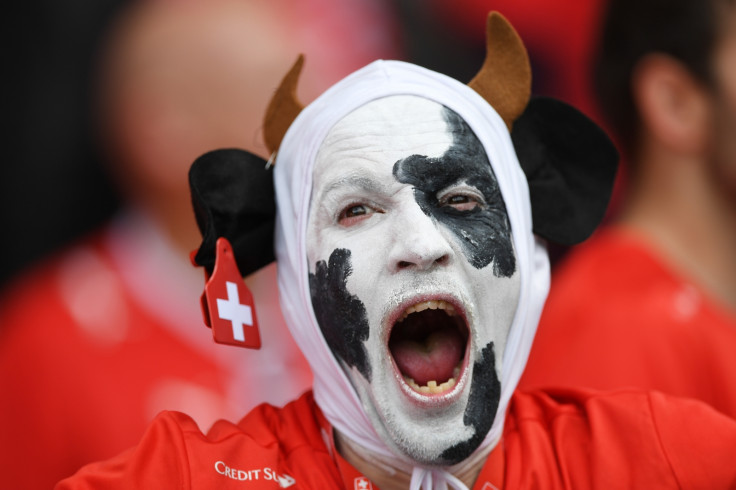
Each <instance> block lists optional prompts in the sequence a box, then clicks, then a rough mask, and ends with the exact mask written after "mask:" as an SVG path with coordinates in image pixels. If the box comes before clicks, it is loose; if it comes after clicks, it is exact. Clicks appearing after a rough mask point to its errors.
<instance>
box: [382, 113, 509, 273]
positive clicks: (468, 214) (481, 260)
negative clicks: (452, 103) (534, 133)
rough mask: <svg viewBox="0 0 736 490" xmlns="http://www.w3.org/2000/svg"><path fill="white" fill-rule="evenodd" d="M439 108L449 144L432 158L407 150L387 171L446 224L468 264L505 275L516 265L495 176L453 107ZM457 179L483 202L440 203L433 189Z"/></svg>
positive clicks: (452, 183)
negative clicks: (460, 206)
mask: <svg viewBox="0 0 736 490" xmlns="http://www.w3.org/2000/svg"><path fill="white" fill-rule="evenodd" d="M443 109H444V111H443V115H444V118H445V120H446V121H447V124H448V126H449V128H448V129H449V131H451V133H452V136H453V143H452V146H451V147H450V148H449V149H448V150H447V151H446V152H445V154H444V155H442V156H441V157H438V158H429V157H427V156H423V155H411V156H409V157H407V158H404V159H402V160H399V161H398V162H396V163H395V164H394V168H393V175H394V177H395V178H396V180H398V181H399V182H401V183H403V184H409V185H412V186H413V187H414V198H415V199H416V201H417V204H419V207H420V208H421V209H422V211H423V212H424V213H425V214H426V215H427V216H430V217H432V218H433V219H435V220H437V221H439V222H440V223H442V224H443V225H445V226H446V227H448V228H449V229H450V230H452V232H453V233H454V234H455V235H456V236H457V238H458V241H459V242H460V243H461V246H462V250H463V253H464V254H465V256H466V258H467V259H468V261H469V262H470V263H471V264H472V265H473V267H475V268H476V269H482V268H484V267H486V266H487V265H488V264H490V263H491V262H493V273H494V274H495V275H496V276H497V277H510V276H511V275H513V273H514V272H515V271H516V257H515V256H514V253H513V247H512V245H511V225H510V224H509V219H508V214H507V212H506V205H505V204H504V201H503V198H502V196H501V190H500V189H499V187H498V181H497V180H496V176H495V174H494V173H493V169H492V168H491V164H490V162H489V161H488V157H487V155H486V152H485V150H484V149H483V145H481V143H480V141H479V140H478V138H477V137H476V136H475V134H474V133H473V131H472V130H471V129H470V127H469V126H468V125H467V124H466V123H465V121H463V119H462V118H461V117H460V116H459V115H458V114H457V113H455V112H454V111H452V110H450V109H448V108H447V107H444V108H443ZM463 182H464V183H465V184H467V185H469V186H471V187H475V188H476V189H478V191H480V192H481V194H482V195H483V198H484V199H485V204H484V205H482V206H477V207H476V208H474V209H471V210H467V211H460V210H457V209H455V208H453V207H451V206H448V205H442V204H441V203H440V200H439V199H438V197H437V195H438V193H440V192H441V191H443V190H444V189H446V188H448V187H449V186H451V185H455V184H458V183H463Z"/></svg>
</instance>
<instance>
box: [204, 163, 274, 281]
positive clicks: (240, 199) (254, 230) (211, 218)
mask: <svg viewBox="0 0 736 490" xmlns="http://www.w3.org/2000/svg"><path fill="white" fill-rule="evenodd" d="M189 187H190V190H191V193H192V205H193V206H194V214H195V216H196V219H197V225H198V226H199V230H200V232H201V233H202V244H201V245H200V247H199V249H198V250H197V252H196V255H194V257H193V260H194V262H195V263H196V264H197V265H200V266H204V267H205V269H206V270H207V272H208V274H211V273H212V269H213V267H214V265H215V245H216V242H217V239H218V238H219V237H225V238H227V239H228V240H229V241H230V243H231V245H232V248H233V253H234V255H235V261H236V262H237V265H238V268H239V269H240V272H241V274H243V276H247V275H248V274H250V273H252V272H255V271H256V270H258V269H260V268H261V267H264V266H265V265H268V264H269V263H271V262H273V261H274V260H275V257H274V250H273V233H274V223H275V219H276V199H275V196H274V189H273V172H272V171H271V169H270V167H269V168H267V165H266V161H265V160H264V159H263V158H261V157H259V156H256V155H254V154H252V153H249V152H247V151H243V150H237V149H228V150H215V151H211V152H209V153H205V154H204V155H202V156H201V157H199V158H198V159H197V160H196V161H195V162H194V163H193V164H192V167H191V168H190V170H189Z"/></svg>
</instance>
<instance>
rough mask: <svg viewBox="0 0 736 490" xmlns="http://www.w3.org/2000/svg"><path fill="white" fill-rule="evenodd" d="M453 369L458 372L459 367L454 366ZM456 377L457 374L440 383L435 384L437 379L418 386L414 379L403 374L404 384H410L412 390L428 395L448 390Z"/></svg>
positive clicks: (453, 384)
mask: <svg viewBox="0 0 736 490" xmlns="http://www.w3.org/2000/svg"><path fill="white" fill-rule="evenodd" d="M455 371H456V372H457V373H458V374H459V373H460V368H455ZM456 378H457V375H455V376H454V377H452V378H450V379H448V380H447V381H445V382H444V383H442V384H441V385H438V384H437V381H427V386H419V385H418V384H417V382H416V381H414V380H413V379H411V378H410V377H408V376H404V381H406V384H408V385H409V386H411V387H412V388H413V389H414V391H418V392H419V393H422V394H424V395H430V394H437V393H444V392H446V391H450V390H451V389H452V388H453V387H454V386H455V383H456V382H457V381H455V379H456Z"/></svg>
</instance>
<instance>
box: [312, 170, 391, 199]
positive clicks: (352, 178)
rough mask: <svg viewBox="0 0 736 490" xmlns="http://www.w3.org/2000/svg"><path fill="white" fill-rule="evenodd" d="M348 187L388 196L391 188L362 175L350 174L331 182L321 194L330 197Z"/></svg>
mask: <svg viewBox="0 0 736 490" xmlns="http://www.w3.org/2000/svg"><path fill="white" fill-rule="evenodd" d="M346 187H352V188H359V189H361V190H363V191H366V192H371V193H377V194H387V193H388V190H389V186H388V185H386V184H384V183H382V182H379V181H378V180H376V179H374V178H371V177H366V176H365V175H360V174H349V175H346V176H344V177H341V178H339V179H337V180H334V181H332V182H330V184H329V185H328V186H327V187H326V188H325V189H324V191H323V192H322V193H321V195H322V196H325V195H328V194H330V193H332V192H334V191H336V190H341V189H344V188H346Z"/></svg>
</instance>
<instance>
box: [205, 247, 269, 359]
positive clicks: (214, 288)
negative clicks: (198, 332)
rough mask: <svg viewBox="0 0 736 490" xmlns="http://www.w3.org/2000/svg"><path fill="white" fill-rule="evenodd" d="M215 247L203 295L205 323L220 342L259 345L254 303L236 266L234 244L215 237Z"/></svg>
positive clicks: (258, 347) (245, 345)
mask: <svg viewBox="0 0 736 490" xmlns="http://www.w3.org/2000/svg"><path fill="white" fill-rule="evenodd" d="M215 247H216V255H215V267H214V269H213V271H212V276H211V277H210V278H209V279H207V282H206V284H205V286H204V294H203V295H202V310H203V313H204V317H205V323H207V324H208V326H209V327H210V328H212V336H213V337H214V339H215V342H217V343H219V344H228V345H237V346H239V347H247V348H250V349H260V348H261V334H260V332H259V331H258V320H257V319H256V306H255V303H254V302H253V295H252V294H251V292H250V289H248V286H246V285H245V282H243V277H242V276H241V275H240V271H239V270H238V265H237V264H236V262H235V256H234V255H233V248H232V246H231V245H230V242H229V241H228V240H227V239H226V238H224V237H220V238H218V239H217V244H216V245H215ZM208 319H209V322H207V320H208Z"/></svg>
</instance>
